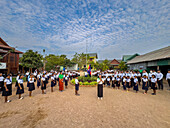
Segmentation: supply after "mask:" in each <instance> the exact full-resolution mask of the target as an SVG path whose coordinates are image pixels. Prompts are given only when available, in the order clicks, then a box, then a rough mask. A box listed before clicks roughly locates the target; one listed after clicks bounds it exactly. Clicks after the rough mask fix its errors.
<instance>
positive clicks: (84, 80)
mask: <svg viewBox="0 0 170 128" xmlns="http://www.w3.org/2000/svg"><path fill="white" fill-rule="evenodd" d="M78 80H79V81H82V82H87V81H89V82H91V81H97V77H95V76H92V77H90V76H88V77H84V76H79V77H78Z"/></svg>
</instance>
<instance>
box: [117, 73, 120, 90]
mask: <svg viewBox="0 0 170 128" xmlns="http://www.w3.org/2000/svg"><path fill="white" fill-rule="evenodd" d="M120 82H121V79H120V76H119V75H117V79H116V87H117V89H119V88H120Z"/></svg>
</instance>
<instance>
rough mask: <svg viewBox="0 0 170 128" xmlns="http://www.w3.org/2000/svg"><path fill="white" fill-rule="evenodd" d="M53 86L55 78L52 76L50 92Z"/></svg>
mask: <svg viewBox="0 0 170 128" xmlns="http://www.w3.org/2000/svg"><path fill="white" fill-rule="evenodd" d="M54 86H55V78H54V74H52V76H51V92H53V87H54Z"/></svg>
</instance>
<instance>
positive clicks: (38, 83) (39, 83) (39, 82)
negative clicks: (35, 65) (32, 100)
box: [37, 72, 41, 88]
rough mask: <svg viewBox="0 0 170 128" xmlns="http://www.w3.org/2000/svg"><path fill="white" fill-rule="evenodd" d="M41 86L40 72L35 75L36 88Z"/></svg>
mask: <svg viewBox="0 0 170 128" xmlns="http://www.w3.org/2000/svg"><path fill="white" fill-rule="evenodd" d="M40 86H41V74H40V72H39V73H38V75H37V88H39V87H40Z"/></svg>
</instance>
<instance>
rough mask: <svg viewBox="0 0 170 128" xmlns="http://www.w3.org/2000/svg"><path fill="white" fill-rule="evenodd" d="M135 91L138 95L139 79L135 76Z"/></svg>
mask: <svg viewBox="0 0 170 128" xmlns="http://www.w3.org/2000/svg"><path fill="white" fill-rule="evenodd" d="M133 90H135V91H136V93H137V92H138V91H139V88H138V78H137V76H135V78H134V87H133Z"/></svg>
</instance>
